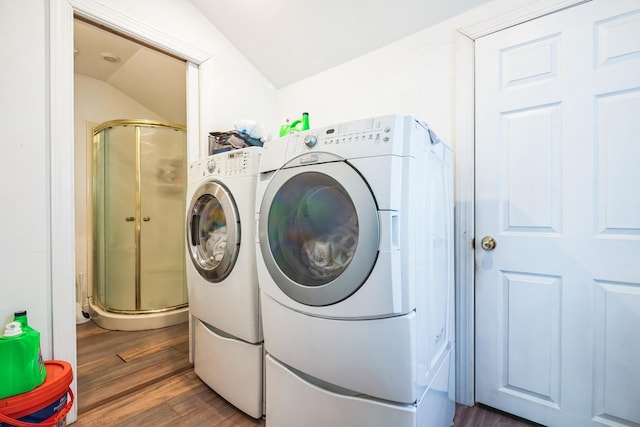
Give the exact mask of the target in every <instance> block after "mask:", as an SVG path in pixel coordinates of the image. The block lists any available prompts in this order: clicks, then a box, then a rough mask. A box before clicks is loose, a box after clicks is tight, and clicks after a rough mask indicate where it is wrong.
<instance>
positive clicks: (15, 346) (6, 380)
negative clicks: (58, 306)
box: [0, 311, 47, 399]
mask: <svg viewBox="0 0 640 427" xmlns="http://www.w3.org/2000/svg"><path fill="white" fill-rule="evenodd" d="M46 377H47V370H46V368H45V365H44V360H43V359H42V351H41V350H40V332H38V331H36V330H35V329H33V328H31V327H30V326H29V324H28V322H27V312H26V311H18V312H16V313H15V314H14V321H13V322H10V323H7V325H6V326H5V329H4V333H3V334H2V335H1V336H0V379H1V380H0V399H4V398H5V397H9V396H15V395H16V394H20V393H25V392H28V391H31V390H33V389H34V388H36V387H38V386H39V385H41V384H42V383H43V382H44V380H45V378H46Z"/></svg>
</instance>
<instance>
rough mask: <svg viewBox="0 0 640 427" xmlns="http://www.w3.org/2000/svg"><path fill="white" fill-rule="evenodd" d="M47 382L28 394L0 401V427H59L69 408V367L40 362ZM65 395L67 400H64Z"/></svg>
mask: <svg viewBox="0 0 640 427" xmlns="http://www.w3.org/2000/svg"><path fill="white" fill-rule="evenodd" d="M44 366H45V368H46V370H47V378H46V379H45V380H44V382H43V383H42V385H40V386H38V387H36V388H35V389H33V390H31V391H30V392H28V393H22V394H18V395H15V396H11V397H7V398H5V399H0V427H9V426H15V427H31V426H42V427H45V426H46V427H54V426H55V427H61V426H64V425H66V417H67V413H69V410H70V409H71V407H72V406H73V392H72V391H71V388H70V387H69V386H70V385H71V381H73V371H72V369H71V365H70V364H69V363H67V362H64V361H62V360H47V361H45V362H44ZM67 394H68V395H69V399H67Z"/></svg>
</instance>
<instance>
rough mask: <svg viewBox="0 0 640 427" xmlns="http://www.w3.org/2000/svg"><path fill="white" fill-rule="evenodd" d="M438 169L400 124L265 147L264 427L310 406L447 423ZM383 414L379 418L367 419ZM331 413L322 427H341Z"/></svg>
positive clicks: (443, 209)
mask: <svg viewBox="0 0 640 427" xmlns="http://www.w3.org/2000/svg"><path fill="white" fill-rule="evenodd" d="M451 157H452V153H451V150H450V149H449V148H448V147H446V146H445V145H444V144H443V143H442V142H441V141H440V140H439V139H438V138H437V137H436V136H435V135H434V134H433V132H431V131H430V129H429V128H428V126H427V125H426V124H425V123H423V122H420V121H418V120H415V119H414V118H413V117H409V116H399V115H393V116H384V117H376V118H372V119H366V120H358V121H354V122H347V123H342V124H339V125H335V126H327V127H324V128H319V129H313V130H309V131H305V132H300V133H293V134H289V135H287V136H285V137H283V138H280V139H276V140H273V141H270V142H269V143H268V144H266V145H265V147H264V150H263V156H262V158H261V164H260V176H259V180H258V186H257V190H256V217H257V221H258V230H257V233H258V234H257V242H256V252H257V254H258V256H257V270H258V280H259V286H260V289H261V309H262V321H263V330H264V338H265V349H266V352H267V353H268V356H267V364H266V366H267V367H266V369H267V377H266V381H267V393H268V394H269V396H270V398H269V399H267V423H269V424H270V425H271V426H277V427H279V426H281V425H294V423H288V422H289V420H290V418H289V415H288V414H289V413H290V412H287V410H284V409H282V408H281V407H280V406H281V405H282V404H285V403H286V402H287V401H289V402H296V404H297V405H303V406H304V402H305V401H307V400H308V398H310V397H311V396H314V399H317V401H319V402H326V403H327V405H330V404H331V403H330V402H333V403H332V404H331V405H335V406H337V407H341V406H343V405H344V406H345V408H347V407H348V408H350V409H351V410H353V413H352V414H351V416H352V417H356V418H358V417H365V418H360V419H361V420H365V419H366V420H368V421H367V422H365V423H364V424H362V425H385V424H384V423H385V422H387V423H391V424H386V425H398V426H400V425H402V426H412V425H420V426H423V425H437V424H428V423H429V422H434V420H435V418H433V419H430V418H425V417H426V415H425V411H426V410H427V409H426V408H429V407H433V406H438V407H442V408H446V409H445V410H444V411H440V412H441V413H443V414H444V415H443V416H444V418H443V419H446V418H448V417H449V416H450V417H451V418H452V417H453V410H454V409H453V408H454V404H453V400H452V394H451V391H452V390H453V388H452V387H453V384H452V380H453V371H452V370H451V369H449V368H448V367H449V366H452V365H451V363H450V362H451V355H452V350H453V346H454V341H453V336H454V324H453V321H454V316H453V297H454V294H453V268H452V267H453V258H452V255H453V246H452V242H453V239H452V231H453V222H452V218H453V216H452V213H453V201H452V174H451V164H452V158H451ZM436 385H437V387H436ZM294 386H295V387H298V388H299V390H295V391H289V392H287V390H288V389H290V387H294ZM427 391H429V393H427ZM283 394H285V395H287V397H286V398H282V396H283ZM303 396H306V397H303ZM363 399H364V400H363ZM356 401H357V402H359V403H353V404H352V403H351V402H356ZM382 401H384V402H386V403H385V405H387V406H385V409H384V410H382V413H384V414H387V415H388V418H385V417H382V418H380V417H378V418H377V420H376V421H375V422H374V420H373V419H371V420H369V419H368V418H366V417H369V416H371V417H373V415H371V414H375V413H378V412H379V411H375V410H371V408H372V407H377V408H379V409H381V407H379V406H378V405H380V404H381V402H382ZM286 407H287V408H289V406H288V405H287V406H286ZM356 407H361V408H369V409H366V410H364V409H363V410H362V411H360V410H357V409H354V408H356ZM330 411H331V410H330V408H327V411H326V414H325V415H326V416H325V417H323V419H324V421H323V422H329V423H330V424H331V423H333V422H335V424H331V425H340V426H343V425H344V426H346V425H350V424H348V423H345V422H344V421H339V419H334V418H331V417H330V416H329V414H330V413H331V412H330ZM295 412H296V413H301V412H302V410H295ZM321 412H322V411H321ZM428 412H430V413H435V412H434V411H428ZM366 414H369V415H366ZM327 416H329V418H326V417H327ZM396 416H398V417H400V418H395V417H396ZM350 419H355V418H350ZM398 419H402V420H404V421H402V422H400V423H398V424H394V423H393V420H398ZM410 420H414V421H415V422H413V421H410ZM419 420H422V421H419ZM425 420H428V421H425ZM381 422H382V424H380V423H381ZM309 423H311V424H309ZM425 423H427V424H425ZM300 425H307V426H316V425H317V426H320V425H322V424H321V423H315V424H314V422H312V421H311V420H305V422H304V423H302V424H300ZM327 425H328V424H327Z"/></svg>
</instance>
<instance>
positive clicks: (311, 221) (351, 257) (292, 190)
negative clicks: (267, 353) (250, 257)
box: [258, 162, 379, 306]
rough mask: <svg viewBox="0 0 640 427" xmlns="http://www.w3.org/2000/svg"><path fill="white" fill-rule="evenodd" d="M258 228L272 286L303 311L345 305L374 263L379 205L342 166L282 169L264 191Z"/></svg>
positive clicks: (333, 164) (377, 237) (343, 165)
mask: <svg viewBox="0 0 640 427" xmlns="http://www.w3.org/2000/svg"><path fill="white" fill-rule="evenodd" d="M258 226H259V231H258V233H259V238H260V250H261V252H262V255H263V259H264V261H265V264H266V266H267V269H268V270H269V273H270V275H271V276H272V278H273V279H274V282H275V283H276V285H277V286H278V287H279V288H280V289H281V290H282V291H283V292H285V293H286V294H287V295H288V296H289V297H291V298H293V299H294V300H296V301H298V302H300V303H303V304H306V305H314V306H320V305H329V304H334V303H336V302H339V301H341V300H343V299H345V298H347V297H348V296H349V295H351V294H353V293H354V292H355V291H356V290H357V289H358V288H359V287H360V286H361V285H362V284H363V283H364V281H365V280H366V278H367V277H368V276H369V274H370V272H371V270H372V268H373V265H374V264H375V260H376V257H377V252H378V242H379V226H378V213H377V207H376V204H375V200H374V198H373V196H372V194H371V191H370V190H369V187H368V185H367V184H366V182H365V181H364V180H363V179H362V177H361V176H360V174H358V173H357V172H356V171H355V170H354V169H353V168H352V167H351V166H349V165H348V164H346V163H344V162H332V163H324V164H317V165H309V166H304V167H295V168H285V169H281V170H279V171H278V172H277V173H276V175H274V177H273V178H272V180H271V182H270V183H269V186H268V188H267V190H266V192H265V196H264V198H263V200H262V204H261V207H260V219H259V224H258Z"/></svg>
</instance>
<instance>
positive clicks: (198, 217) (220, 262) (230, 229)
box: [187, 182, 240, 282]
mask: <svg viewBox="0 0 640 427" xmlns="http://www.w3.org/2000/svg"><path fill="white" fill-rule="evenodd" d="M187 239H188V242H187V243H188V246H189V255H190V258H191V261H192V262H193V265H194V266H195V267H196V269H197V270H198V272H199V273H200V275H201V276H202V277H204V278H205V279H207V280H208V281H210V282H220V281H221V280H223V279H224V278H225V277H227V276H228V275H229V273H231V271H232V270H233V267H234V265H235V263H236V260H237V258H238V250H239V247H240V217H239V216H238V211H237V208H236V205H235V202H234V201H233V198H232V196H231V193H229V191H228V190H227V188H226V187H225V186H224V185H222V184H220V183H217V182H208V183H205V184H203V185H201V186H200V188H199V189H198V190H197V191H196V193H195V194H194V195H193V198H192V200H191V205H190V207H189V211H188V222H187Z"/></svg>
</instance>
